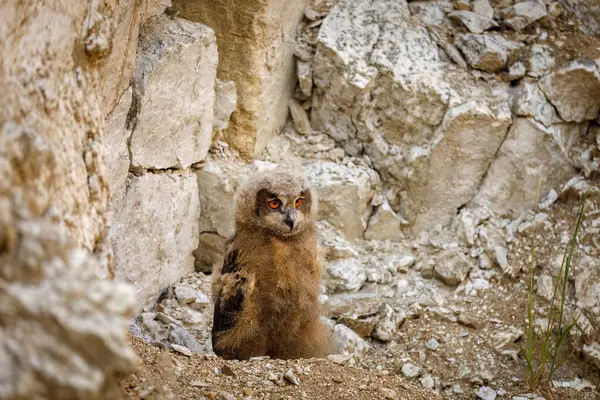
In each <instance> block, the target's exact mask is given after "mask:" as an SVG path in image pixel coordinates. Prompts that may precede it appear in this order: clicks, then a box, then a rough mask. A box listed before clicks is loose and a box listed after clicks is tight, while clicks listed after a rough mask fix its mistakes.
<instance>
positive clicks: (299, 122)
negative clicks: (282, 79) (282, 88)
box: [289, 99, 312, 135]
mask: <svg viewBox="0 0 600 400" xmlns="http://www.w3.org/2000/svg"><path fill="white" fill-rule="evenodd" d="M289 107H290V114H291V116H292V120H293V121H294V127H295V128H296V132H297V133H298V134H300V135H310V134H311V133H312V127H311V125H310V120H309V119H308V114H307V113H306V110H304V108H302V106H301V105H300V103H298V101H297V100H296V99H290V101H289Z"/></svg>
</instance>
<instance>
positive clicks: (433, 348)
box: [425, 338, 440, 351]
mask: <svg viewBox="0 0 600 400" xmlns="http://www.w3.org/2000/svg"><path fill="white" fill-rule="evenodd" d="M425 347H427V348H428V349H429V350H431V351H437V349H439V348H440V343H439V342H438V341H437V340H435V339H434V338H431V339H429V340H428V341H427V342H426V343H425Z"/></svg>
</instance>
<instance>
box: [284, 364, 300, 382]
mask: <svg viewBox="0 0 600 400" xmlns="http://www.w3.org/2000/svg"><path fill="white" fill-rule="evenodd" d="M283 377H284V378H285V379H286V380H287V381H288V382H290V383H291V384H293V385H296V386H299V385H300V379H298V377H297V376H296V375H295V374H294V371H292V369H291V368H290V369H288V370H287V371H286V372H285V374H283Z"/></svg>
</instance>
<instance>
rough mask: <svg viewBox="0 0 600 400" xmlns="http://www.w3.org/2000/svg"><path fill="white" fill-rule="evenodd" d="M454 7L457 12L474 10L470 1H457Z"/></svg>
mask: <svg viewBox="0 0 600 400" xmlns="http://www.w3.org/2000/svg"><path fill="white" fill-rule="evenodd" d="M454 5H455V7H456V9H457V10H466V11H471V9H472V8H473V7H472V5H471V1H470V0H456V1H455V2H454Z"/></svg>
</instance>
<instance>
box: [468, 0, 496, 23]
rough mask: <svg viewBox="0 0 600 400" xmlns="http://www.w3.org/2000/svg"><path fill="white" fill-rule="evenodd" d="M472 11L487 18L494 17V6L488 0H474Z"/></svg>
mask: <svg viewBox="0 0 600 400" xmlns="http://www.w3.org/2000/svg"><path fill="white" fill-rule="evenodd" d="M473 12H475V13H477V14H479V15H482V16H484V17H486V18H489V19H493V18H494V8H493V7H492V5H491V4H490V2H489V1H488V0H474V1H473Z"/></svg>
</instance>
